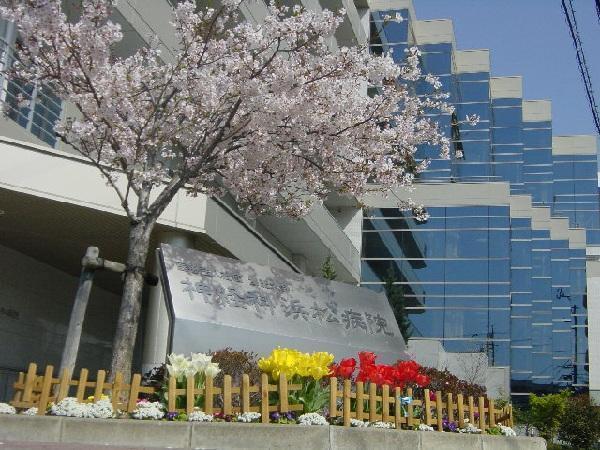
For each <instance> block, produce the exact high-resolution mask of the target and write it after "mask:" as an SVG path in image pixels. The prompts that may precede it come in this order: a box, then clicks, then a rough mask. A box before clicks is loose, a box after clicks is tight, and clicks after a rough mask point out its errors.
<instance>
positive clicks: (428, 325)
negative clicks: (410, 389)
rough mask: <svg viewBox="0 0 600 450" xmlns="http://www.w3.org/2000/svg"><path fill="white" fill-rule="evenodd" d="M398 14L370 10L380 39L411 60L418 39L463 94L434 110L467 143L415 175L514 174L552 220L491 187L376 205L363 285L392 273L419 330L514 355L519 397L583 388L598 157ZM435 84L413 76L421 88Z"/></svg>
mask: <svg viewBox="0 0 600 450" xmlns="http://www.w3.org/2000/svg"><path fill="white" fill-rule="evenodd" d="M396 12H397V11H396V10H393V11H378V12H373V13H372V15H371V43H372V47H371V48H372V51H373V52H375V53H381V52H385V51H388V50H389V49H391V48H393V49H394V53H393V54H394V58H398V62H401V60H402V58H399V57H398V55H400V54H402V55H403V52H404V49H405V48H406V46H407V45H415V44H416V45H417V46H418V47H419V49H420V50H421V52H422V66H423V71H424V73H431V74H433V75H436V76H438V77H439V78H440V81H441V82H442V85H443V88H442V89H444V90H445V91H446V92H448V93H449V94H450V98H449V102H450V103H452V104H453V105H454V106H455V113H454V114H448V115H443V116H436V117H435V120H437V121H438V122H440V125H441V128H442V129H443V130H444V132H445V133H446V135H447V136H448V137H449V138H450V139H451V141H452V145H453V147H454V150H456V151H459V152H460V153H462V156H461V157H460V158H454V159H450V160H448V159H441V158H440V157H439V148H435V147H429V146H422V147H420V148H419V150H418V152H417V157H418V159H424V158H427V159H429V160H430V165H429V168H428V169H427V170H426V171H425V172H424V173H423V174H421V175H420V177H419V180H418V181H419V182H421V183H423V182H426V183H427V184H430V183H436V184H437V183H449V182H452V183H456V182H458V183H469V184H472V183H486V182H497V181H502V182H506V183H508V185H509V188H510V195H511V198H513V197H514V198H521V199H522V198H526V199H528V201H529V202H530V206H529V209H530V210H536V213H540V211H541V213H542V215H544V214H545V215H547V216H548V219H547V221H546V222H544V223H540V222H539V221H536V220H533V219H532V214H531V213H530V214H529V215H527V214H519V213H516V212H511V208H510V206H509V204H510V202H507V204H506V205H498V204H492V202H488V203H489V204H486V201H485V200H481V199H480V200H478V202H477V203H473V204H469V202H468V201H467V202H466V203H467V206H465V201H464V200H463V201H462V204H458V203H457V204H455V205H454V204H452V203H453V202H452V201H451V200H450V201H448V204H446V205H444V206H438V205H439V202H438V203H436V204H435V206H432V205H425V206H426V207H427V210H428V212H429V214H430V218H429V219H428V220H427V221H426V222H418V221H416V220H415V219H414V217H412V216H411V215H410V213H408V212H405V211H399V210H397V209H395V208H387V207H386V208H384V207H378V205H369V206H371V208H370V209H367V210H365V213H364V219H363V249H362V284H363V285H364V286H367V287H370V288H372V289H376V290H379V291H382V290H384V288H385V284H386V283H389V282H390V281H392V282H394V283H395V284H397V285H401V286H402V291H403V293H404V297H405V303H406V312H407V315H408V318H409V320H410V322H411V330H410V333H411V336H413V337H421V338H429V339H435V340H439V341H440V342H441V343H442V344H443V346H444V348H445V349H446V350H447V351H450V352H472V351H484V352H486V354H487V356H488V360H489V362H490V363H491V364H492V365H495V366H506V367H510V374H511V377H510V378H511V384H510V388H511V393H512V394H513V396H514V398H515V400H518V399H519V398H520V399H523V398H525V397H524V396H526V395H528V394H529V393H530V392H549V391H553V390H556V389H559V388H562V387H565V386H574V387H576V388H582V389H585V388H586V386H587V385H588V380H589V368H588V359H589V358H588V343H587V298H586V273H585V270H586V264H585V259H586V250H585V248H583V247H582V246H581V245H576V243H574V241H573V240H572V239H571V237H572V236H573V235H572V234H569V233H571V232H570V231H569V230H568V228H584V229H585V235H586V239H584V240H586V241H587V243H588V244H595V245H600V212H599V210H600V208H599V196H598V188H597V185H598V180H597V163H596V155H595V154H591V153H590V152H589V150H588V151H587V153H588V154H583V153H586V152H578V149H577V148H576V147H573V148H569V141H568V140H567V141H561V142H559V143H558V144H557V143H556V142H555V143H554V145H553V137H552V123H551V120H550V118H549V117H544V115H543V114H542V115H538V116H535V115H533V116H532V115H531V114H529V113H528V114H527V115H526V114H525V109H526V107H527V108H529V109H530V108H531V105H529V104H527V103H528V102H524V101H523V99H522V98H521V96H520V94H519V92H518V90H515V91H514V92H510V93H509V94H510V95H498V93H497V92H496V94H495V95H494V89H493V88H492V85H493V83H494V82H495V79H494V78H493V77H491V76H490V72H489V71H486V70H481V69H478V70H469V71H461V70H457V68H456V64H455V50H454V44H453V43H452V42H451V41H450V39H448V42H444V39H445V38H444V39H438V40H439V41H440V42H436V43H431V42H430V41H427V42H425V43H423V44H421V43H420V42H418V41H417V42H416V43H415V42H414V41H413V40H412V39H411V36H413V33H411V32H410V30H411V24H410V20H405V21H403V22H402V23H400V24H398V23H395V22H390V23H389V24H384V23H383V16H384V15H390V16H392V17H394V15H395V13H396ZM399 12H400V14H401V15H402V16H403V17H404V18H409V14H408V11H407V10H401V11H399ZM389 25H392V26H391V27H389V28H388V26H389ZM400 51H401V52H402V53H400ZM512 82H517V83H520V79H519V80H517V79H514V80H512ZM430 90H431V86H429V85H427V84H425V83H418V84H417V86H416V92H417V94H427V93H429V92H430ZM472 114H476V115H478V116H479V117H480V121H479V123H478V124H477V125H476V126H470V125H467V124H466V123H465V120H464V119H465V116H467V115H472ZM526 116H527V117H526ZM532 117H533V119H532ZM417 189H419V187H418V186H417ZM517 196H518V197H517ZM535 215H536V214H533V216H535ZM565 219H568V220H565ZM557 230H563V231H562V232H559V231H557Z"/></svg>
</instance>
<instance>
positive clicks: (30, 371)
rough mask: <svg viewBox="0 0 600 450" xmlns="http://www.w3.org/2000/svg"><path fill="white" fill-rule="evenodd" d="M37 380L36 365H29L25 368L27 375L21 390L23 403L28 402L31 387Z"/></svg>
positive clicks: (31, 391) (31, 390)
mask: <svg viewBox="0 0 600 450" xmlns="http://www.w3.org/2000/svg"><path fill="white" fill-rule="evenodd" d="M36 378H37V364H35V363H31V364H29V367H28V368H27V375H25V388H24V389H23V401H24V402H30V401H31V394H32V393H33V387H34V385H35V380H36Z"/></svg>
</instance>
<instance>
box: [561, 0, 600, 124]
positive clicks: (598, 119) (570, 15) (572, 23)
mask: <svg viewBox="0 0 600 450" xmlns="http://www.w3.org/2000/svg"><path fill="white" fill-rule="evenodd" d="M562 9H563V12H564V13H565V18H566V19H567V25H568V26H569V31H570V33H571V38H572V39H573V45H574V47H575V52H576V56H577V64H578V65H579V72H580V73H581V78H582V79H583V84H584V86H585V93H586V95H587V98H588V103H589V105H590V109H591V111H592V117H593V119H594V125H596V130H597V131H598V134H600V115H599V114H598V106H597V105H596V100H595V98H594V90H593V88H592V79H591V77H590V71H589V69H588V66H587V62H586V60H585V54H584V52H583V45H582V43H581V37H580V35H579V30H578V28H577V19H576V17H575V10H574V9H573V3H572V0H562ZM596 12H597V13H598V18H599V20H600V0H596Z"/></svg>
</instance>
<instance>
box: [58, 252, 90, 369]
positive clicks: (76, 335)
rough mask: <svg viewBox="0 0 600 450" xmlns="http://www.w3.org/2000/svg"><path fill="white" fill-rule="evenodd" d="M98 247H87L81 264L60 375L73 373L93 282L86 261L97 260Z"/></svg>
mask: <svg viewBox="0 0 600 450" xmlns="http://www.w3.org/2000/svg"><path fill="white" fill-rule="evenodd" d="M98 254H99V251H98V247H88V248H87V250H86V252H85V256H84V257H83V260H82V262H81V265H82V269H81V275H80V277H79V286H78V287H77V293H76V294H75V302H74V304H73V309H72V310H71V319H70V320H69V330H68V332H67V339H66V341H65V348H64V350H63V354H62V358H61V360H60V370H59V373H62V371H63V370H64V369H67V370H68V371H69V373H73V369H74V368H75V362H76V361H77V353H78V351H79V343H80V341H81V331H82V330H83V320H84V318H85V311H86V309H87V304H88V300H89V299H90V292H91V290H92V283H93V281H94V272H95V269H93V268H89V267H88V265H87V261H88V260H90V259H96V258H98Z"/></svg>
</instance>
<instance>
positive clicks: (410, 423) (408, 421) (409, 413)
mask: <svg viewBox="0 0 600 450" xmlns="http://www.w3.org/2000/svg"><path fill="white" fill-rule="evenodd" d="M406 396H407V397H410V398H411V401H410V403H409V404H408V406H407V407H406V414H407V416H408V417H407V418H406V424H407V426H408V429H409V430H412V427H413V414H414V412H413V404H412V400H413V390H412V388H408V389H407V390H406Z"/></svg>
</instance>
